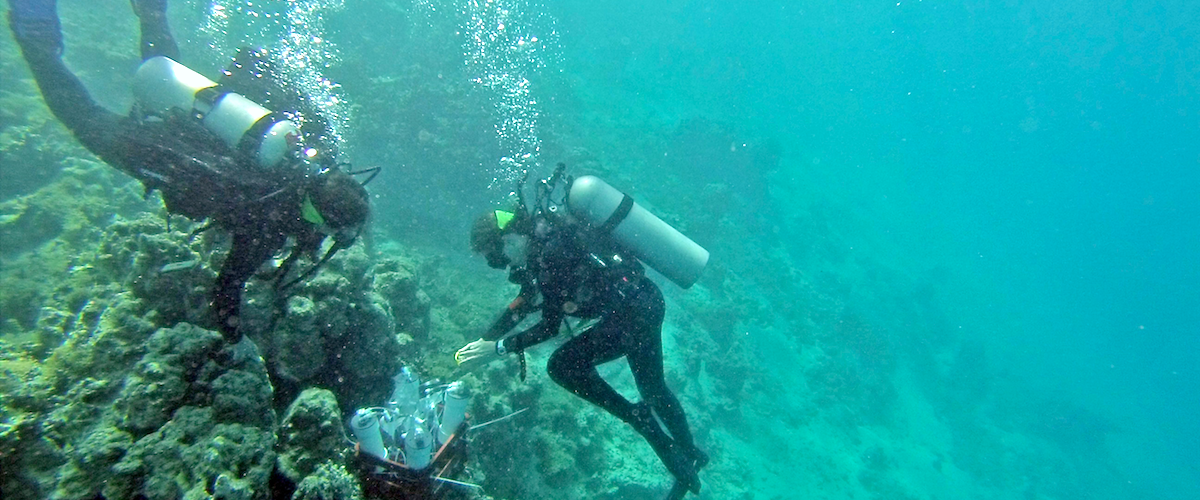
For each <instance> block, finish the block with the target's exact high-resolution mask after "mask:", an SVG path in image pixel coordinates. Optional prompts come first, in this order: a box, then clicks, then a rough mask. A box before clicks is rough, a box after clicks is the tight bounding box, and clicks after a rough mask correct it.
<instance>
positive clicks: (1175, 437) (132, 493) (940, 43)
mask: <svg viewBox="0 0 1200 500" xmlns="http://www.w3.org/2000/svg"><path fill="white" fill-rule="evenodd" d="M129 4H130V2H126V1H124V0H60V1H59V2H58V12H59V14H60V16H61V19H62V29H63V33H64V37H65V47H66V48H65V53H64V59H65V61H66V63H67V66H68V67H70V68H71V69H72V70H73V71H74V72H75V73H76V74H77V75H78V76H79V78H80V79H81V80H82V82H83V83H84V84H85V85H86V86H87V87H88V89H89V91H90V92H91V94H92V96H93V97H94V98H95V99H96V100H97V101H98V102H99V103H100V104H101V105H104V106H106V107H108V108H109V109H112V110H114V111H117V112H120V113H122V114H124V113H125V112H126V110H128V109H130V107H131V106H132V105H133V102H134V97H133V93H132V92H131V90H130V89H131V87H132V85H133V81H134V75H135V73H136V71H137V69H138V67H139V64H140V63H141V62H142V61H141V57H140V56H139V52H138V50H139V47H138V26H139V25H138V22H137V18H136V17H135V16H134V14H133V12H132V11H131V9H130V6H129ZM167 13H168V20H169V22H170V24H171V28H172V30H173V32H174V35H175V38H176V40H177V41H178V43H179V48H180V53H181V57H180V59H181V60H180V62H181V63H183V64H185V65H187V66H188V67H190V68H192V69H194V70H196V71H197V72H199V73H201V74H203V75H205V76H207V77H208V78H211V79H217V78H219V77H220V76H221V71H222V69H223V68H226V67H227V66H228V65H229V62H230V61H231V59H232V58H233V57H234V55H235V54H236V53H237V50H238V49H239V48H240V47H243V46H257V47H263V48H266V49H267V50H268V51H269V52H270V53H271V54H272V56H273V57H274V58H275V59H274V60H275V61H277V65H276V66H277V67H278V68H279V73H280V78H281V79H282V81H283V82H284V85H285V86H286V87H287V88H288V89H289V91H295V92H297V93H298V94H299V95H302V96H303V97H304V99H305V101H306V103H307V104H308V105H310V106H311V108H312V109H314V110H315V111H316V113H318V114H319V115H320V120H323V121H324V122H326V123H327V124H328V135H327V136H325V137H323V140H326V141H328V142H329V143H330V144H334V145H335V146H336V149H337V150H338V151H339V152H340V153H341V155H340V156H339V158H338V160H339V161H344V162H347V163H348V164H349V165H350V167H348V168H350V169H355V170H357V169H364V168H368V167H375V166H379V167H382V169H381V171H380V173H379V175H378V176H377V177H376V178H374V180H372V181H371V182H370V183H369V184H367V185H366V190H367V192H368V193H369V197H370V201H371V211H372V215H371V219H370V221H369V222H368V224H367V226H366V228H365V229H364V230H363V232H362V234H361V235H360V236H359V237H358V238H357V239H356V240H355V243H354V245H352V246H350V247H349V248H346V249H342V250H341V251H340V252H337V255H335V256H334V257H332V258H331V259H330V260H329V261H328V263H326V264H325V265H323V266H322V267H321V268H320V269H319V270H317V271H315V272H314V273H313V274H312V275H311V276H307V277H305V278H306V279H304V280H300V281H298V282H297V284H295V285H294V286H292V287H290V288H287V289H286V290H277V289H276V287H273V286H272V283H273V282H274V281H275V280H273V279H272V277H271V276H270V271H271V269H263V270H262V271H261V272H260V273H259V275H258V276H257V277H255V278H253V279H251V280H250V281H249V283H248V284H247V285H246V290H245V297H244V299H243V317H242V323H243V325H245V328H246V329H247V331H248V332H249V333H248V335H249V337H250V338H252V339H253V340H254V342H255V343H256V344H257V346H258V349H259V351H260V352H261V354H262V356H263V359H264V361H265V363H263V364H258V365H253V364H251V365H246V366H245V367H242V368H238V369H229V368H227V367H225V366H224V365H222V364H221V363H219V362H217V361H214V360H216V359H219V358H220V353H221V352H224V351H222V339H221V335H220V334H219V333H217V331H216V330H217V329H216V327H215V322H214V320H213V319H212V317H211V315H210V312H209V294H210V289H211V288H212V286H213V283H214V282H215V281H216V280H217V274H218V271H219V270H220V268H221V263H222V259H224V256H225V254H226V252H227V251H228V250H229V248H230V246H231V242H230V240H231V238H230V237H228V235H226V234H224V233H223V232H222V231H219V230H214V231H205V230H203V229H204V228H203V226H204V224H203V222H202V221H192V220H186V219H185V218H184V217H178V216H168V215H167V214H166V211H165V209H164V206H163V201H162V199H161V198H160V197H159V195H158V194H156V193H146V192H145V190H144V189H143V186H142V185H141V184H139V183H138V182H137V181H135V180H133V179H132V178H130V177H128V176H126V175H124V174H122V173H121V172H120V171H118V170H116V169H114V168H112V167H111V166H109V165H106V164H105V163H103V162H102V161H101V160H100V159H98V158H97V157H96V156H94V155H92V154H91V153H89V152H88V151H87V150H86V149H84V148H83V147H82V146H81V145H80V143H79V141H77V140H76V139H75V138H74V137H72V135H71V134H70V132H69V131H68V130H67V129H66V128H64V127H63V126H62V125H61V124H60V123H59V122H58V120H57V119H56V118H55V117H54V116H53V115H51V114H50V111H49V110H48V109H47V107H46V105H45V104H44V103H43V100H42V97H41V94H40V93H39V91H38V87H37V86H36V84H35V82H34V80H33V77H32V75H31V73H30V71H29V69H28V65H27V64H26V61H25V60H24V59H23V57H22V54H21V51H20V49H19V47H18V44H17V42H16V41H15V40H14V38H13V35H12V33H11V32H10V31H9V30H8V29H7V28H6V29H5V30H4V31H5V35H4V36H2V37H0V82H2V83H0V480H2V481H0V488H2V489H3V497H4V498H14V499H23V498H30V499H34V498H55V499H93V498H110V499H118V498H130V499H132V498H149V499H176V498H189V499H198V498H229V499H233V498H238V499H250V498H255V499H258V498H297V499H317V498H322V499H326V500H331V499H358V498H384V497H381V496H372V495H373V493H372V489H371V484H372V483H371V478H369V477H367V478H364V477H363V475H362V471H361V470H360V469H359V468H358V467H357V466H356V465H355V463H356V460H355V458H354V449H353V445H352V444H350V442H349V441H348V439H349V438H348V436H350V435H352V434H353V433H352V429H351V428H349V427H348V426H347V424H348V422H349V421H350V419H351V417H353V416H354V415H355V410H357V409H372V408H376V407H380V406H381V405H383V404H384V402H386V401H388V398H389V397H394V396H393V384H394V383H396V382H395V380H394V379H393V377H396V376H397V375H396V374H397V373H398V372H399V371H400V370H401V367H406V369H409V370H411V372H413V373H415V374H419V376H420V377H421V380H426V381H434V380H437V381H441V382H446V383H448V382H450V381H461V383H462V384H463V385H462V387H468V388H469V389H470V394H471V396H470V400H469V403H468V404H467V406H466V414H467V418H468V420H469V423H470V424H479V423H484V422H488V421H491V420H493V419H498V418H503V417H505V416H508V415H512V414H513V413H514V412H518V411H521V410H524V411H523V412H521V413H517V414H515V415H512V416H511V417H509V418H507V419H505V420H501V421H498V422H496V423H493V424H489V425H487V426H486V427H480V428H477V429H472V430H471V431H470V432H469V433H467V434H466V439H465V441H466V454H465V455H463V458H465V460H458V461H457V462H455V461H454V460H451V462H450V464H448V465H447V467H446V470H445V479H447V480H449V479H453V480H454V481H455V482H450V481H440V480H439V481H436V483H437V486H436V489H435V490H434V491H436V493H435V494H434V496H435V497H440V498H463V499H468V498H470V499H475V498H479V499H482V498H494V499H518V498H520V499H533V498H564V499H568V498H569V499H659V498H664V497H666V495H667V492H668V491H669V490H670V489H671V486H672V483H673V481H672V477H671V473H670V472H668V470H667V468H666V467H664V466H663V464H662V463H661V462H660V461H659V458H658V457H657V456H656V455H655V452H654V451H653V450H652V449H651V447H650V446H648V445H647V444H646V441H645V440H643V439H642V437H641V436H639V435H638V434H637V433H636V432H633V429H631V428H630V427H629V426H627V425H625V424H624V423H623V422H622V421H621V420H618V419H617V418H615V417H613V416H612V415H609V414H608V413H606V412H604V411H602V410H600V409H598V408H597V407H595V406H592V405H590V404H589V403H587V402H586V401H584V400H582V399H580V398H577V397H575V396H573V395H572V394H571V393H569V392H568V391H566V390H564V389H563V388H561V387H559V386H558V385H556V384H555V383H554V382H553V381H552V380H551V378H550V376H549V375H547V372H546V365H547V359H548V358H549V357H550V355H551V353H552V352H553V351H554V346H557V345H560V344H562V343H563V342H564V341H566V340H567V339H568V338H570V337H571V334H570V333H563V334H560V335H559V337H560V338H558V339H557V340H552V341H550V342H548V344H550V345H542V346H537V347H531V348H529V349H528V350H527V351H526V352H525V353H524V354H523V356H524V358H522V359H526V358H527V364H528V366H527V367H523V366H519V363H518V362H517V361H516V358H515V357H508V358H504V359H503V360H496V361H493V362H490V363H487V364H486V365H485V366H480V367H473V368H470V369H468V368H466V367H465V365H464V366H459V365H457V364H456V363H455V351H456V350H457V349H459V348H460V347H462V346H463V345H464V344H467V343H468V342H471V341H473V340H475V339H478V338H480V337H481V336H482V335H483V333H484V332H485V331H486V330H487V329H488V326H489V325H491V324H492V322H493V321H494V320H495V319H496V317H497V315H498V314H500V312H501V311H502V310H503V309H504V307H505V306H506V305H507V304H509V301H510V300H511V299H512V297H513V296H514V295H515V294H516V288H517V287H515V286H513V285H512V284H510V283H509V282H508V281H506V279H505V278H506V276H505V274H506V273H504V272H502V271H496V270H492V269H489V268H488V267H487V262H485V259H484V258H482V257H480V256H479V255H474V254H472V252H471V248H470V243H469V242H470V235H471V231H472V223H473V222H474V220H475V217H476V215H477V214H480V213H486V212H489V211H491V210H498V209H499V210H510V209H512V208H513V206H514V205H515V203H516V201H517V193H516V191H517V185H518V181H520V180H521V179H522V178H523V175H524V173H525V172H526V171H528V172H529V181H528V184H529V185H533V184H535V183H536V182H538V181H540V180H541V179H543V178H546V177H548V176H550V175H551V173H552V171H553V170H554V167H555V165H556V164H558V163H560V162H561V163H564V164H565V165H566V166H567V172H568V173H570V174H572V175H575V176H577V177H578V176H583V175H595V176H597V177H600V178H602V179H604V180H605V181H606V182H607V183H608V184H611V185H612V186H614V187H616V188H617V189H619V190H621V191H623V192H625V193H628V194H629V195H631V196H632V197H633V198H634V199H635V200H636V201H637V203H638V204H639V205H640V206H642V207H644V208H646V209H647V210H649V211H650V212H652V213H654V214H655V215H657V216H658V217H659V218H661V219H662V220H663V221H665V222H666V223H668V224H670V225H671V226H673V227H675V228H676V229H678V230H679V231H681V232H682V233H683V234H685V235H687V236H688V237H690V238H691V239H692V240H694V241H695V242H696V243H698V244H699V245H700V246H702V247H704V248H705V249H707V250H708V251H709V252H710V254H711V257H710V260H709V261H708V264H707V267H706V268H705V269H704V271H703V273H702V274H701V276H700V278H699V281H698V282H696V284H695V285H693V286H691V287H689V288H687V289H684V288H681V287H679V286H677V285H675V284H674V283H672V281H671V280H669V279H667V278H666V277H664V276H662V275H660V274H658V273H656V272H651V273H650V275H651V277H652V279H653V280H654V281H655V282H656V283H657V284H658V286H659V287H660V288H661V289H662V292H663V295H664V296H665V301H666V319H665V323H664V325H663V329H662V337H663V342H662V343H663V354H664V361H665V373H666V381H667V384H668V385H669V386H670V387H671V388H672V389H673V390H674V392H675V394H676V396H677V397H678V398H679V400H680V403H681V405H682V407H683V409H684V410H685V412H686V414H687V419H688V422H689V423H690V427H691V432H693V433H694V434H695V438H696V443H697V445H698V447H699V448H700V449H702V450H704V451H705V452H706V453H707V454H708V455H709V457H710V459H711V461H710V462H709V463H708V464H707V466H706V467H704V468H703V469H702V470H700V471H699V479H700V481H701V483H702V488H701V489H700V493H699V494H698V495H697V496H696V498H710V499H793V498H795V499H799V498H822V499H843V498H844V499H922V500H934V499H939V500H946V499H998V500H1001V499H1003V500H1007V499H1021V500H1035V499H1036V500H1066V499H1163V500H1183V499H1194V498H1200V423H1198V422H1200V418H1198V417H1200V140H1198V138H1200V3H1197V2H1189V1H1185V0H1154V1H1145V2H1116V1H1111V0H1100V1H1091V2H1087V1H1081V0H1065V1H1051V0H999V1H986V0H967V1H963V2H942V1H936V0H919V1H916V0H903V1H895V0H893V1H852V2H811V1H783V0H744V1H733V0H664V1H658V2H646V1H631V0H611V1H594V2H571V1H561V0H545V1H540V2H539V1H535V0H380V1H366V0H262V1H244V0H212V1H197V0H191V1H179V0H176V1H172V2H170V5H169V9H168V11H167ZM295 119H296V120H300V121H303V119H304V118H303V117H299V118H295ZM288 248H292V247H288ZM285 256H286V252H284V254H283V255H277V256H276V257H275V258H274V259H272V262H271V264H275V265H278V264H279V263H280V262H281V261H283V260H284V257H285ZM316 257H317V258H319V257H320V255H317V256H316ZM315 262H316V258H312V259H310V258H307V257H306V258H303V259H300V262H299V263H298V264H297V265H296V267H295V268H294V269H293V270H292V271H293V272H294V273H295V274H298V273H299V272H303V271H304V270H306V269H308V268H310V267H311V266H312V265H313V264H315ZM267 267H268V268H272V269H273V266H271V265H268V266H267ZM523 371H524V372H526V373H525V377H524V380H522V372H523ZM600 373H601V375H603V376H604V377H605V379H607V380H609V381H610V382H611V383H612V384H613V385H614V386H615V387H616V388H617V390H618V391H619V392H621V393H622V394H624V395H626V396H627V397H630V398H636V395H637V394H638V392H637V387H636V384H635V382H634V379H633V377H631V376H630V374H629V369H628V364H627V363H626V362H625V361H623V360H618V361H614V362H611V363H607V364H604V365H601V367H600ZM397 380H398V379H397ZM431 387H433V389H431V394H432V393H433V391H434V390H436V391H441V390H442V386H441V385H439V384H438V383H433V384H431ZM438 394H442V393H441V392H438ZM447 394H449V392H447ZM447 397H449V396H447ZM447 401H449V399H447ZM447 404H449V403H447ZM371 411H376V410H371ZM397 425H399V424H397ZM690 497H691V496H689V498H690Z"/></svg>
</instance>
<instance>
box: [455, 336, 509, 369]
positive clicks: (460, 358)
mask: <svg viewBox="0 0 1200 500" xmlns="http://www.w3.org/2000/svg"><path fill="white" fill-rule="evenodd" d="M499 357H500V355H499V354H497V353H496V342H495V341H493V340H483V339H479V340H476V341H474V342H471V343H470V344H467V345H465V346H463V348H462V349H459V350H458V352H456V353H454V361H456V362H457V363H458V364H460V365H461V364H463V363H468V362H471V363H474V362H479V363H486V362H488V361H491V360H493V359H496V358H499Z"/></svg>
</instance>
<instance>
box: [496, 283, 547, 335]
mask: <svg viewBox="0 0 1200 500" xmlns="http://www.w3.org/2000/svg"><path fill="white" fill-rule="evenodd" d="M536 300H537V285H536V284H534V283H532V282H529V281H526V282H523V283H521V292H520V293H518V294H517V298H515V299H513V301H512V302H510V303H509V304H508V307H507V308H505V309H504V312H503V313H501V314H500V317H498V318H496V321H494V322H492V326H491V327H489V328H488V329H487V331H486V332H484V334H483V339H484V340H496V339H499V338H500V337H503V336H504V334H506V333H508V332H509V330H512V329H513V328H514V327H516V326H517V325H518V324H520V323H521V321H523V320H524V319H525V318H526V317H527V316H529V314H530V313H532V312H534V311H536V310H538V306H537V305H535V303H536Z"/></svg>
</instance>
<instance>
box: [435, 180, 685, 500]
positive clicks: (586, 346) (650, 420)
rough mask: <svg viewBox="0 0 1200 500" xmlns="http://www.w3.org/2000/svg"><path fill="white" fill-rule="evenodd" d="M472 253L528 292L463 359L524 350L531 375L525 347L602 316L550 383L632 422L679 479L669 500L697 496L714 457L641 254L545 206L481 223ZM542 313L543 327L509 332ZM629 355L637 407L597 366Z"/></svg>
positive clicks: (563, 355)
mask: <svg viewBox="0 0 1200 500" xmlns="http://www.w3.org/2000/svg"><path fill="white" fill-rule="evenodd" d="M560 168H561V166H560ZM518 191H519V189H518ZM522 205H524V204H523V203H522ZM539 206H540V202H539ZM471 248H472V250H474V251H475V252H477V253H480V254H483V255H484V256H485V257H486V258H487V261H488V266H490V267H492V268H494V269H504V268H506V267H507V268H510V269H511V271H510V274H509V281H511V282H513V283H515V284H518V285H520V287H521V289H520V292H519V294H518V296H517V298H516V299H515V300H514V301H513V302H512V303H511V304H509V306H508V309H507V310H506V311H505V312H504V313H503V314H501V316H500V317H499V318H498V319H497V320H496V321H495V323H493V325H492V326H491V327H490V328H489V329H488V331H487V332H486V333H484V335H483V338H481V339H479V340H477V341H475V342H472V343H470V344H468V345H466V346H465V347H463V348H462V349H460V350H459V351H458V352H457V353H456V354H455V359H456V360H457V361H458V362H459V363H465V362H469V361H477V360H488V359H491V358H492V357H494V356H497V355H504V354H507V353H516V354H518V355H519V356H520V361H521V376H522V378H523V377H524V375H525V371H524V370H525V364H524V363H525V359H524V353H523V351H524V350H525V349H526V348H528V347H530V346H532V345H535V344H538V343H540V342H542V341H545V340H547V339H549V338H550V337H552V336H554V335H557V334H558V332H559V328H560V326H561V325H562V324H563V322H564V320H565V318H566V317H567V316H571V317H576V318H584V319H598V320H597V321H596V322H595V323H594V324H593V325H591V326H590V327H586V328H585V329H583V330H582V331H579V332H577V334H576V335H575V336H574V337H573V338H572V339H570V340H568V341H567V342H566V343H565V344H563V345H562V346H561V347H559V348H558V349H557V350H556V351H554V353H553V354H552V355H551V356H550V359H549V361H548V362H547V366H546V368H547V371H548V372H549V374H550V377H551V378H552V379H553V380H554V381H555V382H556V383H558V385H560V386H562V387H564V388H566V389H567V390H569V391H571V392H572V393H574V394H575V395H577V396H579V397H581V398H583V399H585V400H587V401H589V402H591V403H593V404H595V405H596V406H599V407H600V408H603V409H604V410H605V411H607V412H609V413H611V414H612V415H614V416H616V417H617V418H619V419H621V420H622V421H624V422H626V423H628V424H629V425H630V426H632V427H633V428H634V429H635V430H636V431H637V432H638V433H639V434H641V435H642V436H643V437H644V438H645V439H646V441H647V442H649V443H650V446H651V447H652V448H653V449H654V451H655V453H657V454H658V456H659V458H660V459H661V460H662V461H663V463H664V464H665V465H666V466H667V469H668V470H670V471H671V473H672V474H673V475H674V476H675V478H676V483H675V488H674V489H673V490H672V492H671V495H670V496H669V497H668V498H682V497H683V496H684V495H685V494H686V493H687V492H688V491H692V492H693V493H699V491H700V479H699V476H698V472H699V469H700V468H702V467H704V466H705V465H706V464H707V463H708V456H707V455H705V454H704V452H702V451H700V449H699V448H697V447H696V444H695V442H694V441H693V438H692V433H691V430H690V429H689V428H688V423H687V417H686V416H685V415H684V412H683V408H682V406H680V404H679V400H678V399H676V397H675V395H674V394H673V393H672V392H671V389H670V388H668V387H667V384H666V380H665V376H664V374H663V354H662V324H663V314H664V308H665V306H664V302H663V296H662V292H661V291H660V290H659V289H658V287H657V286H656V285H655V284H654V282H652V281H651V280H650V279H649V278H647V277H646V276H645V274H644V269H643V267H642V264H640V263H639V262H638V260H637V258H636V257H635V256H633V255H631V254H630V253H629V252H627V251H626V250H624V249H622V248H621V247H620V245H618V244H617V243H616V242H615V241H613V240H612V239H611V238H609V237H607V235H595V234H590V233H589V232H588V231H586V229H585V227H584V226H583V225H582V224H578V223H576V222H574V221H571V220H569V218H568V217H566V216H561V215H558V216H555V215H552V214H549V213H547V212H546V211H544V210H538V211H536V212H535V213H534V215H532V216H530V215H528V212H527V211H526V210H525V208H524V207H523V206H522V207H521V208H519V209H518V210H517V211H516V213H510V212H506V211H499V210H498V211H495V212H489V213H487V214H484V215H483V216H481V217H480V218H478V219H477V220H476V222H475V224H474V226H473V227H472V230H471ZM538 310H540V311H541V320H540V321H539V322H538V323H537V324H535V325H534V326H532V327H530V328H528V329H526V330H524V331H521V332H518V333H515V334H512V335H509V336H505V335H506V334H508V333H509V331H510V330H512V329H513V328H514V327H516V326H517V325H518V324H519V323H521V321H522V320H523V319H524V318H525V317H526V316H527V315H528V314H530V313H532V312H535V311H538ZM622 356H624V357H625V358H626V359H627V360H628V362H629V368H630V370H631V371H632V372H633V378H634V381H635V382H636V384H637V389H638V393H639V394H640V395H641V402H639V403H632V402H630V401H629V400H627V399H625V397H623V396H622V395H621V394H619V393H618V392H617V391H616V390H615V389H613V387H612V386H611V385H609V384H608V383H607V382H605V381H604V379H603V378H601V377H600V373H599V372H598V371H597V369H596V366H597V365H599V364H601V363H606V362H608V361H613V360H615V359H618V358H620V357H622ZM655 416H657V420H661V421H662V423H663V424H664V425H665V426H666V430H665V431H664V429H663V427H662V426H660V425H659V423H658V421H657V420H656V418H655ZM668 432H669V434H668Z"/></svg>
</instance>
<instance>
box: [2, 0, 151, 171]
mask: <svg viewBox="0 0 1200 500" xmlns="http://www.w3.org/2000/svg"><path fill="white" fill-rule="evenodd" d="M54 3H55V2H53V1H50V0H18V1H14V2H10V5H12V10H10V11H9V14H8V15H9V27H10V28H11V29H12V32H13V37H14V38H15V39H16V40H17V44H18V45H19V46H20V47H21V54H22V55H23V56H24V57H25V62H26V63H27V64H28V65H29V71H30V72H31V73H33V78H34V80H36V81H37V86H38V89H39V90H41V92H42V99H43V100H45V101H46V106H47V107H49V108H50V112H51V113H53V114H54V116H55V117H56V118H58V120H59V121H61V122H62V123H63V125H66V127H67V128H68V129H70V130H71V133H72V134H74V135H75V137H76V138H77V139H78V140H79V142H81V143H83V146H84V147H86V148H87V149H88V150H89V151H91V152H93V153H95V154H96V155H97V156H100V157H101V158H102V159H104V160H105V161H106V162H109V163H113V162H114V161H117V162H119V160H118V158H119V155H118V154H116V151H115V150H116V148H117V142H118V140H117V137H119V133H120V131H121V130H122V129H123V127H127V126H128V125H127V124H126V123H124V122H125V120H124V117H122V116H121V115H118V114H116V113H113V112H111V111H109V110H107V109H104V108H103V107H102V106H100V105H99V104H97V103H96V101H94V100H93V99H92V96H91V94H89V93H88V91H87V88H86V87H84V86H83V82H80V81H79V78H77V77H76V76H75V75H74V74H73V73H71V70H69V69H67V66H66V65H65V64H63V61H62V33H61V32H60V23H59V20H58V13H57V10H56V8H55V5H54ZM22 13H24V14H22ZM115 166H119V165H115Z"/></svg>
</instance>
